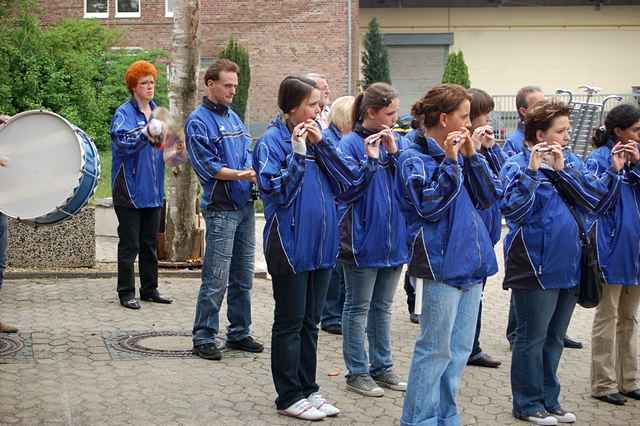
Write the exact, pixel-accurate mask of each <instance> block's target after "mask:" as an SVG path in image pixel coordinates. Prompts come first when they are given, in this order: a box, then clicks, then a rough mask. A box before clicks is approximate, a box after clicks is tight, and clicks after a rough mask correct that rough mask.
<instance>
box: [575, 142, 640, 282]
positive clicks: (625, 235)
mask: <svg viewBox="0 0 640 426" xmlns="http://www.w3.org/2000/svg"><path fill="white" fill-rule="evenodd" d="M614 144H615V143H614V141H613V140H610V141H609V142H608V144H607V145H604V146H601V147H599V148H597V149H595V150H593V152H591V155H590V156H589V159H588V160H587V168H588V169H589V170H590V171H591V172H592V173H594V174H595V175H596V176H598V177H599V178H601V179H602V178H605V177H606V176H607V175H609V174H611V173H615V170H613V169H612V168H611V149H612V147H613V145H614ZM612 192H615V193H614V194H613V202H612V203H611V204H610V205H609V206H608V208H607V209H606V210H605V211H603V212H602V214H601V215H600V217H599V219H598V221H597V223H596V226H597V242H598V259H599V261H600V266H601V267H602V270H603V272H604V275H605V277H606V279H607V282H608V283H609V284H619V285H640V164H636V165H635V166H634V167H629V166H626V167H625V168H624V169H623V170H622V172H621V178H620V184H619V185H618V186H617V187H615V188H614V189H613V190H612Z"/></svg>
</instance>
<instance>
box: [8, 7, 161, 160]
mask: <svg viewBox="0 0 640 426" xmlns="http://www.w3.org/2000/svg"><path fill="white" fill-rule="evenodd" d="M3 5H7V9H3V12H2V14H0V20H1V22H0V112H2V113H5V114H10V115H13V114H16V113H18V112H21V111H26V110H32V109H46V110H50V111H53V112H56V113H58V114H60V115H62V116H63V117H65V118H66V119H67V120H69V121H70V122H71V123H73V124H75V125H76V126H78V127H80V128H81V129H83V130H84V131H85V132H86V133H87V134H89V136H91V137H92V138H93V140H94V142H95V143H96V145H97V146H98V148H99V149H101V150H104V149H107V148H108V147H109V146H110V145H111V140H110V138H109V127H110V124H111V117H112V116H113V113H114V111H115V109H116V108H117V107H118V106H119V105H120V104H121V103H122V102H124V101H125V100H126V99H127V98H128V97H129V96H130V95H129V93H128V90H127V88H126V86H125V84H124V80H123V77H124V72H125V70H126V68H127V66H128V65H129V64H131V63H132V62H133V61H136V60H138V59H146V60H149V61H150V62H154V63H156V65H161V64H160V63H159V61H161V60H162V59H163V58H164V57H165V56H166V55H165V54H164V53H163V52H162V51H141V52H137V53H135V54H131V53H130V52H127V51H122V50H113V49H112V47H113V46H114V45H115V44H116V43H117V42H118V41H119V40H120V37H121V34H120V33H119V32H118V31H116V30H113V29H109V28H108V27H106V26H104V25H102V24H101V23H99V22H97V21H94V20H69V21H64V22H62V23H59V24H55V25H51V26H49V27H48V28H46V29H45V28H43V27H42V26H41V25H40V22H39V19H38V17H37V15H35V12H34V10H38V9H37V8H35V7H34V6H36V3H35V2H34V1H31V0H19V1H13V2H12V1H9V0H0V6H3ZM158 71H159V74H160V75H159V76H158V82H157V87H156V100H157V101H158V103H159V104H161V105H168V97H167V80H166V75H165V67H164V66H158Z"/></svg>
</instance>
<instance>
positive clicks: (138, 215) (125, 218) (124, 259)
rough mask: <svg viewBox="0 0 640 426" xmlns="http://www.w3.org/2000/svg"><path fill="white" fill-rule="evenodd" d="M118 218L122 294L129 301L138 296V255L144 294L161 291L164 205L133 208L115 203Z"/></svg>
mask: <svg viewBox="0 0 640 426" xmlns="http://www.w3.org/2000/svg"><path fill="white" fill-rule="evenodd" d="M114 209H115V211H116V216H117V217H118V238H119V239H120V240H119V241H118V297H120V300H128V299H130V298H132V297H135V295H136V288H135V275H134V271H133V263H134V261H135V260H136V256H138V269H139V270H140V297H146V296H151V295H153V294H155V293H156V292H157V291H158V251H157V243H156V238H157V235H158V231H159V230H160V207H154V208H148V209H132V208H129V207H121V206H114Z"/></svg>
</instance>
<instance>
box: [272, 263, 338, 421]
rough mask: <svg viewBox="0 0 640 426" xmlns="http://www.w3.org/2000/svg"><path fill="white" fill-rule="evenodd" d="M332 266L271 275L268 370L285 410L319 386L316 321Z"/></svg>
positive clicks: (280, 406) (279, 402)
mask: <svg viewBox="0 0 640 426" xmlns="http://www.w3.org/2000/svg"><path fill="white" fill-rule="evenodd" d="M331 271H332V270H331V269H318V270H315V271H307V272H300V273H298V274H287V275H273V276H272V277H271V278H272V280H271V281H272V285H273V299H274V300H275V309H274V314H273V328H272V330H271V374H272V376H273V383H274V385H275V388H276V392H277V393H278V397H277V398H276V407H277V408H278V410H284V409H285V408H287V407H289V406H290V405H291V404H293V403H295V402H297V401H299V400H301V399H303V398H307V397H308V396H309V395H311V394H312V393H314V392H318V390H319V389H320V388H319V387H318V384H317V383H316V366H317V353H316V352H317V345H318V323H319V322H320V315H321V313H322V305H323V303H324V299H325V297H326V296H327V287H328V286H329V280H330V279H331Z"/></svg>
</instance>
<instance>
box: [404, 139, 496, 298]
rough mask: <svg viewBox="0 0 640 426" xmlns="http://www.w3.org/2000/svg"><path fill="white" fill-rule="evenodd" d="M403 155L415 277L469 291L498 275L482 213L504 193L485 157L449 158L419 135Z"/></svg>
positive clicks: (411, 272)
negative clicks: (467, 288)
mask: <svg viewBox="0 0 640 426" xmlns="http://www.w3.org/2000/svg"><path fill="white" fill-rule="evenodd" d="M415 141H416V143H415V144H413V145H412V146H410V147H409V148H407V149H406V150H405V151H403V152H402V153H401V154H400V159H399V172H400V178H399V184H400V186H401V189H400V191H401V194H402V195H401V203H400V206H401V208H402V209H403V211H404V213H405V215H406V217H407V223H408V227H409V232H408V236H409V241H408V244H409V249H410V250H411V261H410V263H409V275H411V276H414V277H420V278H426V279H428V280H435V281H441V282H444V283H446V284H449V285H452V286H456V287H461V288H464V287H469V286H471V285H474V284H478V283H480V282H482V280H483V279H484V278H486V277H488V276H490V275H493V274H495V273H496V272H498V264H497V262H496V256H495V253H494V251H493V245H492V244H491V238H490V237H489V233H488V232H487V227H486V226H485V224H484V223H483V222H482V218H481V217H480V215H479V214H478V211H477V210H476V208H477V207H480V208H487V207H489V206H491V205H492V204H493V203H494V202H495V201H496V200H497V199H499V198H500V195H501V194H502V186H501V184H500V181H499V179H498V178H497V176H496V175H495V174H494V173H493V172H492V171H491V169H490V167H489V164H488V163H487V161H486V160H485V158H484V157H483V156H482V155H481V154H476V155H474V156H472V157H470V158H463V157H462V155H460V156H459V157H458V161H455V162H454V161H451V160H449V159H447V158H446V157H445V155H444V152H443V151H442V149H441V148H440V146H438V144H437V142H436V141H435V140H433V139H431V138H428V139H427V138H425V137H424V136H423V135H418V136H417V137H416V138H415Z"/></svg>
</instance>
